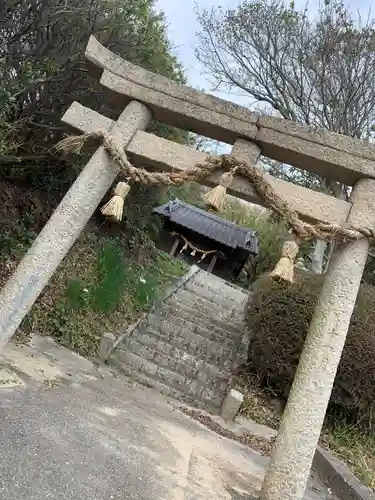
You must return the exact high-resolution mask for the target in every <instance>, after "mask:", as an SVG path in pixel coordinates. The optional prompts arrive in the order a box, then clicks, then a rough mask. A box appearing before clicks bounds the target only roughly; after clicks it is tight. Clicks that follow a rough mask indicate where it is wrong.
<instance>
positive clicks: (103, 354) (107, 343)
mask: <svg viewBox="0 0 375 500" xmlns="http://www.w3.org/2000/svg"><path fill="white" fill-rule="evenodd" d="M115 341H116V337H115V336H114V335H113V333H110V332H106V333H104V334H103V335H102V337H101V339H100V346H99V361H100V362H103V361H105V360H106V359H107V357H108V355H109V353H110V351H111V350H112V346H113V344H114V343H115Z"/></svg>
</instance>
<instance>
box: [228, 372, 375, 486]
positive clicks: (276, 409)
mask: <svg viewBox="0 0 375 500" xmlns="http://www.w3.org/2000/svg"><path fill="white" fill-rule="evenodd" d="M234 383H235V385H234V387H235V388H237V389H238V390H240V391H241V392H242V393H243V394H244V402H243V405H242V407H241V410H240V413H241V414H242V415H243V416H244V417H248V418H250V419H251V420H254V421H255V422H257V423H259V424H263V425H267V426H268V427H271V428H272V429H276V430H277V429H278V428H279V425H280V421H281V417H282V408H283V404H282V403H281V402H280V401H279V400H278V399H277V398H275V396H274V395H273V394H272V393H271V392H268V391H265V390H264V389H261V388H259V387H258V386H257V381H256V379H254V378H251V377H249V376H238V377H237V378H236V380H235V382H234ZM320 444H321V446H323V447H325V448H329V449H330V450H331V451H332V452H333V453H334V454H335V455H336V456H337V457H338V458H340V459H342V460H344V461H345V462H346V464H347V465H348V466H349V468H350V469H351V470H352V471H353V473H354V474H355V475H356V476H357V477H358V479H359V480H360V481H361V483H362V484H364V485H366V486H368V487H369V488H371V489H372V490H373V491H375V434H374V433H371V432H369V431H366V430H364V429H362V428H360V427H359V426H352V425H349V424H346V423H343V422H340V421H339V420H335V421H331V422H330V423H327V424H326V426H325V428H324V429H323V432H322V435H321V439H320Z"/></svg>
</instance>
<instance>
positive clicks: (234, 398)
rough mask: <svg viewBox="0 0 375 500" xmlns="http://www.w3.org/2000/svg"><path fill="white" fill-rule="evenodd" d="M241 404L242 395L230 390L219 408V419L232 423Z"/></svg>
mask: <svg viewBox="0 0 375 500" xmlns="http://www.w3.org/2000/svg"><path fill="white" fill-rule="evenodd" d="M242 403H243V394H242V393H241V392H239V391H236V390H235V389H231V390H230V391H229V393H228V394H227V395H226V396H225V398H224V401H223V405H222V407H221V411H220V415H221V417H222V418H223V419H224V420H226V421H227V422H228V421H233V420H234V419H235V417H236V415H237V413H238V412H239V409H240V408H241V405H242Z"/></svg>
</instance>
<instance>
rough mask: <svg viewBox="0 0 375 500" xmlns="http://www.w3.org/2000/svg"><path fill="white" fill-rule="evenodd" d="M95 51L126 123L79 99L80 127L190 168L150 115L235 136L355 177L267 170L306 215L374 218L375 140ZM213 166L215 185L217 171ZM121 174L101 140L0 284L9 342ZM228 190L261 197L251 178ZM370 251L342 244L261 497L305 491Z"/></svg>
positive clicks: (245, 146) (154, 160)
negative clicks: (318, 181) (317, 182)
mask: <svg viewBox="0 0 375 500" xmlns="http://www.w3.org/2000/svg"><path fill="white" fill-rule="evenodd" d="M86 57H87V59H88V60H89V61H90V62H91V63H92V64H93V65H94V69H96V71H97V72H98V70H100V72H101V71H102V70H103V71H102V72H101V77H100V82H101V84H102V85H104V86H105V87H107V89H108V90H109V93H110V96H111V97H113V98H114V102H115V103H116V105H117V106H118V107H119V109H123V111H122V113H121V115H120V117H119V118H118V120H117V121H116V122H114V121H112V120H110V119H108V118H106V117H104V116H101V115H100V114H98V113H96V112H95V111H92V110H91V109H88V108H85V107H83V106H81V105H80V104H79V103H73V104H72V105H71V107H70V108H69V109H68V111H67V112H66V113H65V115H64V117H63V121H64V122H65V123H67V124H69V125H71V126H73V127H75V128H76V129H78V130H80V131H82V132H91V131H93V130H96V129H102V130H105V131H111V134H112V135H115V137H116V139H117V141H120V144H121V145H122V146H123V147H124V148H125V150H126V153H127V155H128V157H129V159H130V161H131V162H133V163H134V164H135V165H137V164H138V165H139V164H141V165H142V166H145V165H146V166H147V165H148V166H152V167H157V168H159V169H162V170H171V169H177V170H178V169H180V170H181V169H186V168H189V167H192V166H194V165H195V164H196V163H199V162H202V161H203V160H204V158H205V155H204V153H201V152H198V151H195V150H193V149H191V148H189V147H186V146H181V145H179V144H176V143H173V142H170V141H168V140H165V139H161V138H159V137H156V136H155V135H152V134H148V133H146V132H144V130H145V129H146V127H147V125H148V124H149V122H150V120H151V118H152V117H153V118H155V119H157V120H159V121H161V122H163V123H166V124H168V125H174V126H177V127H180V128H183V129H188V130H191V131H194V132H196V133H198V134H202V135H204V136H207V137H210V138H213V139H217V140H220V141H224V142H227V143H231V144H233V149H232V153H231V154H232V155H234V156H235V157H236V158H238V159H240V160H243V161H247V162H249V163H252V164H255V162H256V161H257V159H258V158H259V156H260V155H261V154H263V155H265V156H268V157H270V158H273V159H276V160H279V161H282V162H285V163H288V164H291V165H294V166H296V167H299V168H302V169H305V170H309V171H310V172H315V173H316V174H319V175H322V176H323V177H329V178H331V179H334V180H336V181H340V182H343V183H345V184H348V185H351V186H354V187H353V194H352V199H351V202H350V203H348V202H345V201H342V200H338V199H336V198H333V197H331V196H328V195H325V194H322V193H317V192H315V191H312V190H309V189H306V188H303V187H300V186H295V185H293V184H290V183H288V182H285V181H282V180H279V179H276V178H273V177H271V176H267V180H268V181H269V182H270V184H271V185H272V187H273V189H274V190H275V192H276V193H277V194H279V195H280V196H281V197H282V198H283V199H285V200H286V201H287V202H288V204H289V206H290V207H291V208H292V209H294V210H296V211H297V212H298V213H299V215H300V216H301V218H304V219H307V220H309V221H316V222H325V223H331V224H340V225H342V224H344V223H345V222H348V223H350V224H352V225H354V226H366V227H369V228H370V229H374V228H375V196H374V193H375V147H374V146H372V145H369V144H365V143H363V142H361V141H359V140H356V139H351V138H348V137H345V136H341V135H338V134H334V133H329V132H326V131H324V130H315V129H313V130H312V129H310V128H309V127H305V126H300V125H297V124H295V123H293V122H290V121H286V120H281V119H277V118H273V117H269V116H259V115H257V114H254V113H252V112H250V111H248V110H247V109H245V108H243V107H241V106H238V105H235V104H233V103H230V102H228V101H224V100H221V99H218V98H216V97H213V96H210V95H207V94H205V93H203V92H199V91H197V90H193V89H191V88H189V87H186V86H184V85H180V84H177V83H175V82H172V81H170V80H168V79H167V78H164V77H162V76H159V75H155V74H153V73H150V72H149V71H146V70H144V69H142V68H140V67H137V66H134V65H133V64H131V63H129V62H127V61H124V60H123V59H121V58H120V57H118V56H116V55H115V54H113V53H111V52H110V51H108V50H107V49H105V48H104V47H103V46H102V45H100V44H99V43H98V42H97V41H96V40H95V38H93V37H91V38H90V40H89V42H88V45H87V48H86ZM221 173H222V172H215V173H214V174H213V175H212V176H211V177H210V178H209V179H208V180H207V183H208V184H209V185H215V184H217V182H218V179H219V177H220V175H221ZM117 174H118V167H117V166H116V165H115V164H114V163H113V162H112V161H111V159H110V158H109V156H108V154H107V153H106V151H105V150H104V148H103V147H100V148H98V149H97V151H96V152H95V154H94V155H93V156H92V158H91V160H90V161H89V162H88V164H87V165H86V167H85V168H84V170H83V171H82V172H81V174H80V175H79V177H78V178H77V180H76V181H75V182H74V184H73V185H72V187H71V188H70V190H69V191H68V193H67V194H66V196H65V197H64V199H63V200H62V201H61V203H60V205H59V206H58V207H57V209H56V210H55V212H54V213H53V215H52V216H51V218H50V220H49V221H48V223H47V224H46V226H45V227H44V228H43V230H42V231H41V233H40V234H39V235H38V237H37V238H36V240H35V242H34V244H33V245H32V247H31V248H30V250H29V251H28V252H27V254H26V255H25V257H24V258H23V259H22V261H21V263H20V264H19V266H18V267H17V269H16V271H15V273H14V274H13V276H12V277H11V278H10V279H9V281H8V282H7V284H6V285H5V287H4V289H3V290H2V292H1V295H0V321H1V330H0V347H3V346H4V345H5V343H6V342H7V341H8V340H9V339H10V338H11V337H12V335H13V334H14V333H15V331H16V329H17V327H18V326H19V324H20V323H21V321H22V319H23V318H24V316H25V315H26V314H27V312H28V311H29V310H30V308H31V307H32V305H33V304H34V302H35V300H36V299H37V298H38V296H39V294H40V293H41V292H42V290H43V288H44V287H45V286H46V284H47V283H48V281H49V279H50V278H51V276H52V275H53V273H54V272H55V270H56V268H57V266H58V265H59V264H60V263H61V261H62V260H63V258H64V257H65V255H66V254H67V252H68V251H69V249H70V248H71V246H72V245H73V244H74V242H75V241H76V239H77V238H78V236H79V234H80V233H81V231H82V230H83V228H84V227H85V224H86V223H87V221H88V220H89V219H90V217H91V216H92V214H93V212H94V211H95V209H96V208H97V206H98V204H99V203H100V201H101V199H102V198H103V196H104V195H105V193H106V192H107V191H108V189H109V188H110V187H111V185H112V183H113V181H114V180H115V178H116V176H117ZM230 192H231V193H232V194H233V195H235V196H237V197H239V198H243V199H245V200H248V201H251V202H255V203H259V204H261V202H262V200H259V199H258V198H257V197H256V195H255V191H254V190H253V189H252V187H251V185H250V183H249V182H248V181H246V180H245V179H238V178H236V179H235V180H234V182H233V184H232V185H231V187H230ZM368 250H369V241H368V240H367V239H366V238H362V239H360V240H358V241H355V242H352V243H348V244H346V245H338V246H337V248H336V250H335V253H334V256H333V258H332V261H331V264H330V266H329V271H328V273H327V277H326V280H325V284H324V286H323V289H322V291H321V296H320V300H319V303H318V306H317V309H316V312H315V315H314V317H313V320H312V323H311V326H310V330H309V333H308V336H307V339H306V342H305V346H304V349H303V353H302V355H301V359H300V363H299V366H298V370H297V373H296V376H295V380H294V383H293V387H292V390H291V392H290V396H289V399H288V403H287V406H286V409H285V412H284V416H283V420H282V424H281V427H280V431H279V434H278V437H277V440H276V444H275V447H274V450H273V454H272V457H271V462H270V466H269V469H268V471H267V474H266V477H265V480H264V484H263V488H262V493H261V499H262V500H301V499H302V498H303V495H304V490H305V487H306V482H307V478H308V475H309V471H310V468H311V464H312V459H313V456H314V452H315V448H316V445H317V442H318V439H319V435H320V432H321V428H322V425H323V420H324V416H325V412H326V409H327V405H328V401H329V397H330V394H331V390H332V385H333V382H334V378H335V374H336V370H337V366H338V363H339V360H340V357H341V353H342V349H343V346H344V343H345V338H346V334H347V331H348V327H349V322H350V318H351V315H352V312H353V308H354V304H355V300H356V296H357V292H358V288H359V285H360V280H361V276H362V273H363V269H364V266H365V263H366V258H367V254H368Z"/></svg>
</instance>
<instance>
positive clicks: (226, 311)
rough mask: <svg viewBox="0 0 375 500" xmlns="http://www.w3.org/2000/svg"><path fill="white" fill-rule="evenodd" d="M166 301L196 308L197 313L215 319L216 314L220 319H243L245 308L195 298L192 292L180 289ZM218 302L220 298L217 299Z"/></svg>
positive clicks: (224, 302) (231, 303) (224, 301)
mask: <svg viewBox="0 0 375 500" xmlns="http://www.w3.org/2000/svg"><path fill="white" fill-rule="evenodd" d="M168 300H176V301H177V302H180V303H181V304H186V305H188V306H190V307H193V308H196V309H198V310H199V311H201V312H203V313H205V314H207V315H208V316H212V317H216V316H217V315H218V313H219V314H220V316H221V317H222V318H226V317H231V318H233V317H236V318H240V319H241V318H243V314H244V310H245V307H244V306H243V305H241V306H239V305H238V304H236V303H235V302H232V301H228V300H226V299H225V300H223V301H222V302H221V303H218V302H215V299H214V300H210V299H207V298H204V297H197V295H196V294H195V293H194V292H191V291H190V290H185V289H181V290H179V291H178V292H177V293H176V294H174V295H172V296H171V297H170V298H169V299H168ZM218 300H220V297H219V298H218Z"/></svg>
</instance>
